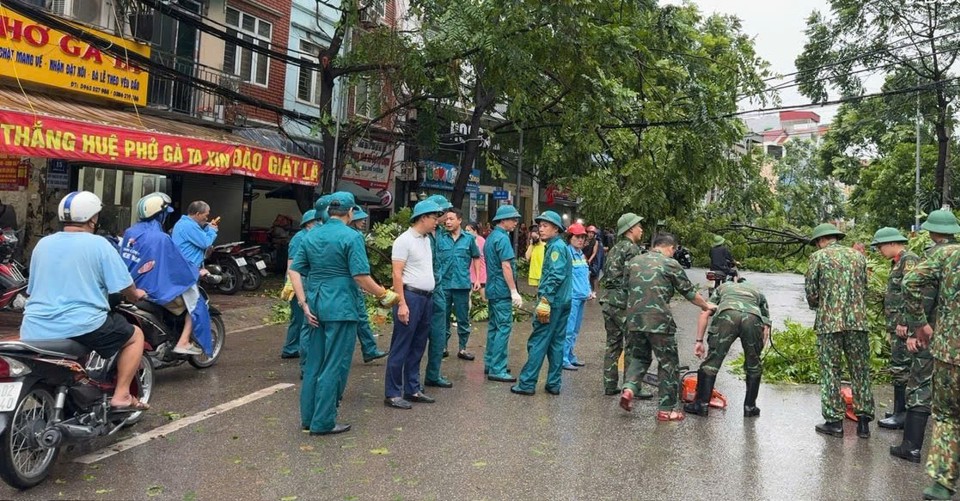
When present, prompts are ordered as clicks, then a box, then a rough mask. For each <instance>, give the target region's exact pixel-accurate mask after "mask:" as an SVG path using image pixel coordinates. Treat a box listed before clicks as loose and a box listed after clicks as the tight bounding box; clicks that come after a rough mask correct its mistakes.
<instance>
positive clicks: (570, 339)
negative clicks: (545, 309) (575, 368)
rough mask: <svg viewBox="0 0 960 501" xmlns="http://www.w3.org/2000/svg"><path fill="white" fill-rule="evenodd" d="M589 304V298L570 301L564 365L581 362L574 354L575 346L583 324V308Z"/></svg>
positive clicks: (564, 344) (564, 346)
mask: <svg viewBox="0 0 960 501" xmlns="http://www.w3.org/2000/svg"><path fill="white" fill-rule="evenodd" d="M586 304H587V299H586V298H584V299H573V300H571V301H570V318H569V319H568V320H567V336H566V340H565V341H564V343H563V365H573V364H574V362H579V360H577V356H576V355H574V354H573V347H574V346H576V344H577V337H578V336H580V326H581V325H583V309H584V306H586Z"/></svg>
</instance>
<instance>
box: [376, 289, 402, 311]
mask: <svg viewBox="0 0 960 501" xmlns="http://www.w3.org/2000/svg"><path fill="white" fill-rule="evenodd" d="M377 299H379V300H380V306H383V307H384V308H393V307H394V306H395V305H396V304H397V303H399V302H400V295H399V294H397V293H396V292H393V291H392V290H390V289H384V290H383V294H381V295H379V296H378V297H377Z"/></svg>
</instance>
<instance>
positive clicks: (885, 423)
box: [877, 386, 907, 430]
mask: <svg viewBox="0 0 960 501" xmlns="http://www.w3.org/2000/svg"><path fill="white" fill-rule="evenodd" d="M906 406H907V388H906V387H905V386H894V387H893V412H892V413H889V414H887V418H886V419H881V420H880V421H878V422H877V426H879V427H881V428H885V429H887V430H899V429H902V428H903V423H904V420H905V419H906V417H907V409H906Z"/></svg>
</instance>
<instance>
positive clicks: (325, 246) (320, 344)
mask: <svg viewBox="0 0 960 501" xmlns="http://www.w3.org/2000/svg"><path fill="white" fill-rule="evenodd" d="M291 269H293V270H294V271H296V272H298V273H300V274H301V275H303V276H306V277H307V281H306V291H305V292H306V300H307V304H308V305H309V306H310V311H311V312H312V313H313V314H314V315H315V316H316V317H317V320H318V321H319V323H320V326H319V327H317V328H312V327H311V328H310V329H309V330H308V333H307V335H306V336H305V337H306V352H305V353H304V357H303V358H305V370H304V376H303V388H302V389H301V391H300V419H301V424H302V426H303V427H304V428H305V429H306V428H309V430H310V431H311V432H314V433H323V432H328V431H330V430H332V429H333V428H334V426H335V425H336V418H337V407H338V406H339V404H340V398H341V397H342V396H343V391H344V389H345V388H346V383H347V375H348V374H349V372H350V361H351V359H352V358H353V348H354V346H355V345H356V341H355V339H356V335H357V323H358V322H359V321H360V311H359V308H358V305H359V304H360V301H361V300H362V297H361V295H360V294H361V292H360V288H359V287H358V286H357V284H356V282H355V281H354V277H356V276H361V275H369V274H370V263H369V261H368V260H367V252H366V248H365V247H364V243H363V237H362V236H360V234H359V233H357V232H356V231H355V230H354V229H353V228H350V227H349V226H347V225H346V224H344V223H343V221H341V220H339V219H336V218H331V219H330V220H329V221H328V222H327V223H326V224H324V225H323V226H321V227H319V228H317V229H316V230H315V231H311V232H310V233H309V234H307V235H306V236H305V237H304V238H303V240H302V241H301V242H300V249H299V251H298V252H297V254H296V255H295V256H294V259H293V265H292V266H291Z"/></svg>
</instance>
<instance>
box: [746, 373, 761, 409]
mask: <svg viewBox="0 0 960 501" xmlns="http://www.w3.org/2000/svg"><path fill="white" fill-rule="evenodd" d="M758 393H760V375H759V374H757V375H756V376H747V395H746V396H745V397H744V398H743V417H757V416H759V415H760V408H759V407H757V394H758Z"/></svg>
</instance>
